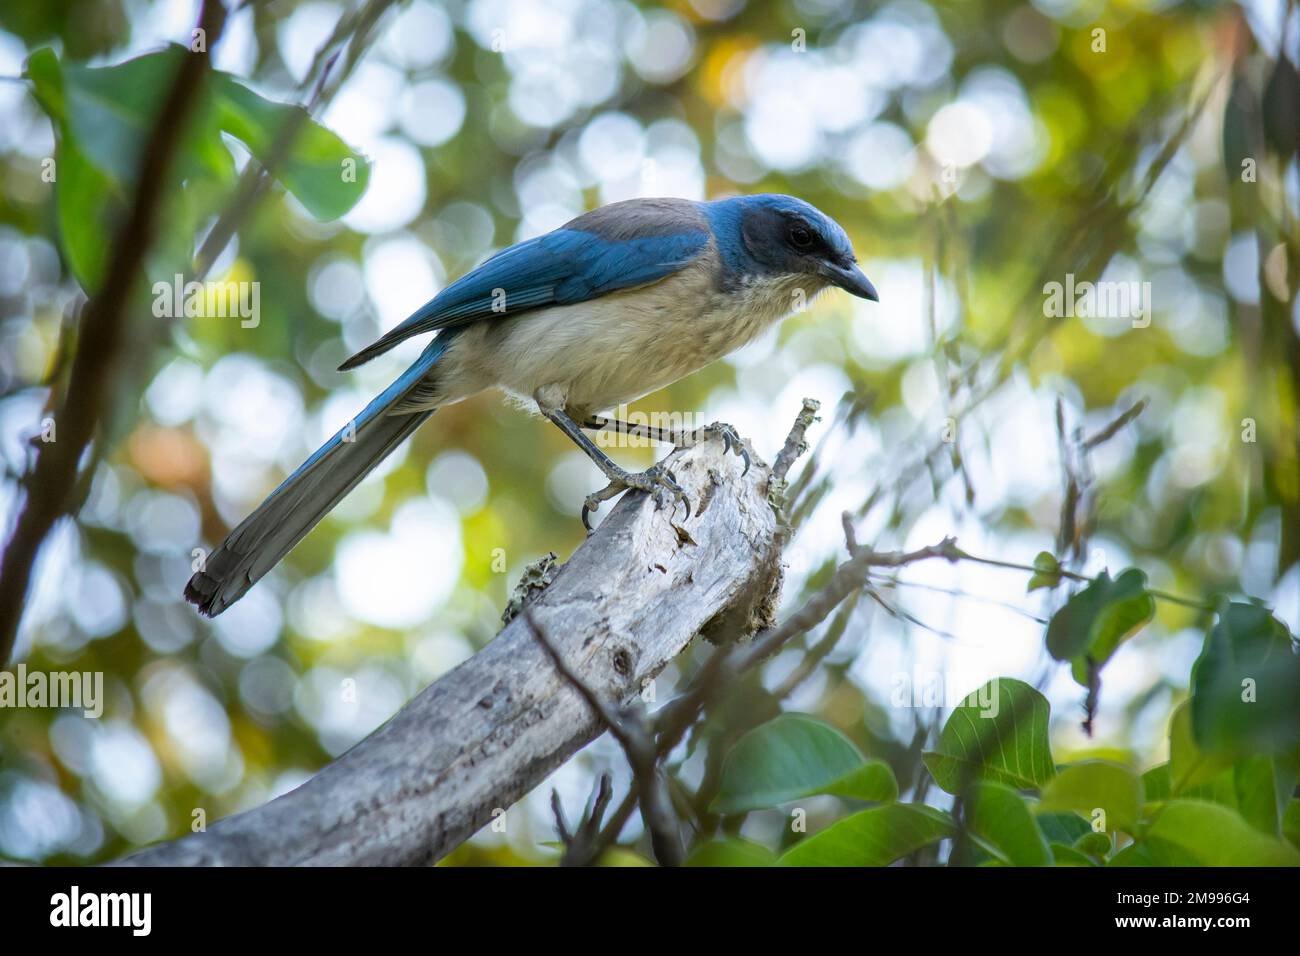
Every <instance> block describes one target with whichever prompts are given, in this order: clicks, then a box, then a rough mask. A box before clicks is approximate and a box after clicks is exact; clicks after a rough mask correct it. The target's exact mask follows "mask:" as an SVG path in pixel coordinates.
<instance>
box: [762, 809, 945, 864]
mask: <svg viewBox="0 0 1300 956" xmlns="http://www.w3.org/2000/svg"><path fill="white" fill-rule="evenodd" d="M956 832H957V825H956V824H955V823H954V822H953V819H952V817H950V816H949V815H948V814H946V813H943V812H941V811H939V810H935V809H933V808H931V807H927V806H921V805H917V804H906V803H890V804H886V805H885V806H883V807H873V808H872V809H870V810H863V811H862V812H861V813H855V814H853V815H852V816H850V817H845V818H844V819H843V820H840V821H839V822H838V823H833V824H831V825H830V826H829V827H827V828H826V829H825V830H822V831H821V832H820V833H817V834H814V835H813V836H810V837H809V838H808V839H806V840H803V841H802V842H800V843H798V844H796V845H795V846H793V847H791V848H790V849H789V850H787V851H786V852H785V854H784V855H783V856H782V857H781V858H780V860H779V861H778V862H779V863H780V864H781V865H782V866H888V865H889V864H890V863H893V862H894V861H895V860H897V859H899V858H901V857H904V856H907V855H908V854H909V853H914V852H915V851H917V850H919V849H921V847H924V846H928V845H929V844H931V843H934V842H936V841H937V840H942V839H943V838H944V837H950V836H952V835H953V834H954V833H956Z"/></svg>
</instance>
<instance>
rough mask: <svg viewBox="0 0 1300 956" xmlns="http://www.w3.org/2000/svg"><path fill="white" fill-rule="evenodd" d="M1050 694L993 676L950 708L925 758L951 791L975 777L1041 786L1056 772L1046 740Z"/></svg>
mask: <svg viewBox="0 0 1300 956" xmlns="http://www.w3.org/2000/svg"><path fill="white" fill-rule="evenodd" d="M1049 716H1050V707H1049V706H1048V703H1047V698H1046V697H1044V696H1043V695H1042V694H1040V693H1039V692H1038V691H1036V690H1034V688H1032V687H1030V686H1029V685H1028V684H1026V683H1024V682H1023V681H1018V680H1015V679H1013V678H1009V677H1002V678H998V679H996V680H992V681H989V682H988V683H987V684H985V685H984V686H983V687H981V688H980V689H979V690H978V691H976V692H974V693H973V694H971V695H970V696H969V697H967V698H966V699H965V700H964V701H962V703H961V704H959V705H958V706H957V708H956V709H955V710H954V711H953V712H952V716H950V717H949V718H948V721H947V723H945V724H944V725H943V731H942V733H940V734H939V744H938V747H937V749H936V750H934V751H932V752H929V753H925V754H923V755H922V759H923V760H924V761H925V765H926V767H927V768H929V771H930V773H931V775H932V776H933V777H934V779H935V782H936V783H938V784H939V786H940V787H942V788H943V789H944V790H946V791H948V792H949V793H952V794H958V793H961V792H962V790H963V789H964V788H965V787H966V786H967V785H968V784H970V783H973V782H975V781H976V780H992V781H995V782H997V783H1004V784H1007V785H1008V786H1011V787H1015V788H1016V789H1018V790H1030V789H1038V788H1041V787H1042V786H1043V784H1045V783H1046V782H1047V781H1048V780H1050V779H1051V778H1052V776H1053V774H1054V773H1055V770H1054V768H1053V766H1052V751H1051V747H1050V746H1049V744H1048V740H1047V725H1048V718H1049Z"/></svg>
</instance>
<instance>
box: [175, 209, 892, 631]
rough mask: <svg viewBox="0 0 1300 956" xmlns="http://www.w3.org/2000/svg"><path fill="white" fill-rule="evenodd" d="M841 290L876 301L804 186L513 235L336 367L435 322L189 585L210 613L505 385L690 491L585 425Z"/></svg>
mask: <svg viewBox="0 0 1300 956" xmlns="http://www.w3.org/2000/svg"><path fill="white" fill-rule="evenodd" d="M831 286H838V287H839V288H841V289H844V290H845V291H847V292H849V293H851V294H853V295H855V296H859V297H861V298H864V299H870V300H872V301H875V300H876V290H875V289H874V288H873V287H872V285H871V283H870V282H869V281H868V280H867V277H866V276H865V275H863V274H862V270H861V269H859V268H858V266H857V259H856V258H855V256H854V254H853V248H852V246H851V245H850V243H849V238H848V236H847V235H846V234H845V232H844V230H843V229H842V228H840V226H839V225H838V224H837V223H836V222H835V221H834V220H832V219H831V218H830V217H828V216H826V215H825V214H824V213H822V212H820V211H819V210H818V209H816V208H815V207H814V206H812V205H810V204H808V203H806V202H804V201H803V200H800V199H795V198H794V197H792V196H782V195H774V194H766V195H758V196H740V197H734V198H729V199H720V200H717V201H714V202H692V201H689V200H684V199H631V200H627V201H625V202H617V203H611V204H610V205H608V206H603V207H601V208H599V209H595V210H593V211H592V212H589V213H587V214H585V215H582V216H579V217H578V218H577V219H574V220H573V221H572V222H569V223H567V224H566V225H564V226H561V227H560V228H559V229H556V230H555V231H554V232H549V233H547V234H546V235H543V236H538V237H537V238H534V239H529V240H527V241H525V242H520V243H518V244H516V245H513V246H510V247H509V248H507V249H504V250H502V251H501V252H498V253H497V254H496V255H494V256H492V257H490V258H489V259H487V260H486V261H484V262H483V264H482V265H480V266H479V267H478V268H476V269H474V270H473V271H472V272H469V273H468V274H466V275H464V276H462V277H461V278H460V279H458V280H457V281H456V282H453V283H452V284H451V285H449V286H447V288H445V289H444V290H443V291H442V292H440V293H438V295H436V296H434V298H433V299H431V300H430V301H429V302H428V303H427V304H426V305H425V306H424V307H423V308H421V309H420V310H419V311H418V312H416V313H415V314H414V315H412V316H411V317H410V318H408V319H407V320H406V321H404V322H402V323H401V324H400V325H398V326H397V327H396V328H394V329H392V330H391V331H389V332H387V333H386V334H385V335H384V336H383V337H382V338H380V339H379V340H378V341H376V342H375V343H374V344H372V345H370V346H367V347H366V348H364V349H362V350H361V351H360V352H358V353H357V354H356V355H354V356H352V358H350V359H348V360H347V361H346V362H344V363H343V364H342V365H341V366H340V367H339V368H340V371H346V370H348V369H352V368H355V367H357V366H358V365H361V364H362V363H364V362H368V361H370V360H371V359H373V358H374V357H375V356H377V355H382V354H383V353H384V352H386V351H388V350H389V349H391V348H393V347H394V346H395V345H397V344H398V343H399V342H402V341H404V340H406V339H408V338H411V337H412V336H415V335H422V334H424V333H427V332H436V333H437V335H436V336H435V337H434V338H433V340H432V341H431V342H430V343H429V345H428V346H427V347H426V348H425V350H424V352H423V353H422V354H421V355H420V357H419V358H418V359H416V361H415V363H414V364H413V365H412V366H411V367H410V368H409V369H407V370H406V371H405V372H404V373H402V375H401V376H399V377H398V379H397V380H396V381H395V382H393V384H392V385H390V386H389V387H388V388H387V389H385V390H384V392H383V393H382V394H380V395H379V396H378V397H377V398H376V399H375V400H374V401H372V402H371V403H370V404H369V405H367V406H366V407H365V409H364V410H362V412H361V413H360V414H359V415H357V417H356V418H355V419H354V420H353V421H352V422H349V423H348V425H347V426H345V427H344V428H343V429H342V430H340V431H339V432H338V434H336V435H334V436H333V437H332V438H331V439H330V440H329V441H327V442H326V443H325V444H324V445H322V446H321V447H320V448H319V449H318V450H317V451H316V452H315V454H313V455H312V456H311V457H310V458H308V459H307V460H306V461H305V462H304V463H303V464H302V466H301V467H299V468H298V470H297V471H295V472H294V473H293V474H292V475H290V476H289V477H288V478H287V479H285V481H284V482H283V483H282V484H281V485H280V487H279V488H277V489H276V490H275V491H274V492H272V493H271V495H270V497H268V498H267V499H266V501H264V502H263V503H262V504H261V505H260V506H259V507H258V508H257V510H256V511H254V512H253V513H252V514H251V515H249V516H248V517H247V518H246V519H244V521H243V522H241V523H240V525H239V526H238V527H236V528H235V529H234V530H233V531H231V532H230V534H229V535H228V536H227V537H226V539H225V541H223V542H222V543H221V545H220V546H219V547H218V548H217V549H216V550H215V551H213V552H212V554H211V555H209V556H208V558H207V560H206V562H205V563H204V567H203V569H202V570H200V571H198V572H197V573H195V575H194V576H193V577H192V578H191V579H190V581H189V584H188V585H187V586H186V588H185V597H186V599H187V600H188V601H190V603H192V604H194V605H196V606H197V607H198V608H199V610H200V611H201V612H202V613H204V614H207V615H209V616H215V615H217V614H220V613H221V612H222V611H224V610H225V609H226V608H227V607H229V606H230V605H231V604H233V603H234V602H235V601H237V600H239V598H240V597H242V596H243V595H244V593H245V592H246V591H247V590H248V589H249V588H250V587H252V586H253V584H254V583H256V582H257V581H258V580H259V579H260V578H261V577H262V576H263V575H264V574H266V572H267V571H269V570H270V569H271V568H273V567H274V566H275V565H276V564H277V563H278V562H279V561H280V559H281V558H283V557H284V556H285V555H286V554H287V553H288V552H289V551H290V550H291V549H292V548H293V547H294V545H296V544H297V543H298V542H299V541H300V540H302V538H303V536H304V535H306V534H307V532H308V531H310V530H311V529H312V528H313V527H315V525H316V523H317V522H318V521H320V520H321V518H323V517H324V516H325V515H326V514H327V513H328V512H329V511H330V510H331V509H332V508H333V507H334V506H335V505H336V504H338V502H339V501H340V500H341V499H342V498H343V497H344V496H345V495H346V494H347V493H348V492H349V491H351V490H352V488H353V487H354V486H355V485H356V484H357V483H358V482H359V481H361V479H362V478H364V477H365V476H366V475H367V474H368V473H369V472H370V471H371V469H373V468H374V467H375V466H376V465H378V464H379V462H380V461H382V460H383V458H384V457H385V456H386V455H387V454H388V453H389V452H391V451H392V450H393V449H394V448H396V447H397V446H398V445H399V444H400V443H401V442H402V441H403V440H405V438H406V437H407V436H408V435H410V434H411V433H412V432H413V431H415V429H416V428H418V427H419V426H420V425H421V424H422V423H423V422H424V421H425V420H426V419H427V418H428V417H429V416H430V415H432V414H433V412H434V410H435V409H437V408H440V407H442V406H444V405H449V404H451V403H453V402H458V401H460V400H461V399H464V398H468V397H469V396H471V395H474V394H476V393H477V392H481V391H483V390H485V389H488V388H492V387H497V388H501V389H503V390H504V391H505V392H507V393H508V394H510V395H511V396H513V397H515V398H517V399H519V400H520V401H522V402H523V403H525V404H526V405H528V406H529V407H531V408H535V409H536V411H538V412H540V413H541V414H542V415H544V416H546V417H547V418H549V419H550V420H551V421H552V422H554V423H555V424H556V425H557V426H559V428H560V429H561V430H562V431H563V432H564V433H565V434H566V435H568V436H569V438H571V439H572V440H573V441H574V442H575V443H576V444H577V445H578V447H579V448H581V449H582V450H583V451H584V452H585V453H586V454H587V455H588V456H589V457H590V458H591V459H592V461H593V462H595V463H596V465H597V466H598V467H599V468H600V469H601V471H602V472H604V474H605V476H606V477H607V478H608V479H609V481H610V485H611V488H613V489H632V488H635V489H640V490H643V491H648V492H652V493H654V492H658V491H660V490H667V491H668V492H671V493H672V494H674V495H677V496H678V497H679V498H683V499H684V496H683V495H682V493H681V489H680V487H678V486H677V484H676V482H675V481H673V479H672V476H671V475H670V474H669V473H668V472H667V471H666V470H665V469H663V468H662V467H661V466H658V465H656V466H654V467H652V468H650V469H649V470H647V471H645V472H640V473H629V472H627V471H625V470H624V469H622V468H620V467H619V466H618V465H617V464H616V463H615V462H613V461H612V460H611V459H610V458H609V457H608V456H607V455H605V453H604V452H602V451H601V450H600V449H599V448H598V447H597V446H596V444H595V443H594V442H593V441H592V440H591V439H590V438H589V437H588V436H587V435H586V434H585V432H584V431H583V429H589V430H600V429H607V428H612V429H616V430H620V431H627V430H629V427H630V426H628V425H626V424H625V423H623V422H619V421H617V420H610V419H605V418H602V417H599V416H598V415H597V413H598V412H601V411H602V410H605V409H610V408H614V407H616V406H618V405H621V404H623V403H626V402H630V401H633V400H634V399H637V398H639V397H641V396H643V395H647V394H649V393H650V392H653V391H655V390H657V389H659V388H662V387H664V386H665V385H669V384H671V383H672V382H675V381H677V380H678V379H680V378H683V377H685V376H686V375H689V374H691V373H692V372H695V371H697V370H698V369H701V368H703V367H704V366H705V365H708V364H709V363H711V362H713V361H716V360H717V359H719V358H721V357H722V356H724V355H726V354H728V353H729V352H732V351H734V350H735V349H737V348H739V347H740V346H742V345H744V344H746V343H747V342H750V341H752V340H753V339H755V338H756V337H757V336H758V335H760V334H761V333H762V332H763V331H764V330H766V329H767V328H769V327H770V326H771V325H772V324H773V323H774V322H776V321H778V320H780V319H781V318H783V317H784V316H786V315H788V314H789V313H791V312H792V311H794V310H795V309H796V308H798V307H799V306H800V305H801V304H802V303H805V302H809V301H811V300H812V298H813V297H814V296H815V295H817V294H818V293H819V292H821V291H823V290H824V289H827V288H829V287H831ZM638 431H640V432H641V433H643V434H644V433H645V432H646V431H654V430H646V429H638ZM649 437H655V438H663V437H665V436H664V435H662V434H653V435H650V436H649ZM678 437H679V436H674V435H671V434H668V435H667V438H668V439H669V440H676V439H677V438H678ZM728 437H734V436H728ZM592 501H593V499H592V498H589V499H588V507H594V505H593V504H592ZM686 507H687V515H688V518H689V513H690V512H689V509H690V504H689V502H686ZM586 512H587V508H584V509H583V520H584V523H585V522H586Z"/></svg>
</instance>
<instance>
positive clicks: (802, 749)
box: [710, 714, 898, 813]
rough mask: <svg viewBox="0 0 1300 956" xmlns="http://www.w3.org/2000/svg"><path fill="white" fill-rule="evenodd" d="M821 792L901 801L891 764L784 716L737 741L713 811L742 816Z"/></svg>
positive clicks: (816, 723) (807, 720)
mask: <svg viewBox="0 0 1300 956" xmlns="http://www.w3.org/2000/svg"><path fill="white" fill-rule="evenodd" d="M818 793H830V794H835V795H836V796H841V797H852V798H854V799H857V800H878V801H881V802H888V801H892V800H894V799H896V798H897V797H898V782H897V781H896V780H895V779H894V774H893V771H891V770H890V769H889V767H888V766H887V765H885V764H884V763H882V762H880V761H879V760H867V759H866V758H864V757H863V756H862V754H861V753H859V752H858V748H857V747H855V746H854V745H853V741H851V740H849V738H848V737H846V736H844V734H842V733H840V732H839V731H838V730H836V729H835V728H834V727H832V726H830V724H827V723H825V722H823V721H820V720H817V719H815V718H813V717H808V716H805V715H803V714H782V715H781V716H779V717H776V718H774V719H773V720H769V721H768V722H767V723H765V724H763V725H762V726H760V727H755V728H754V729H753V730H751V731H750V732H749V733H747V734H745V735H744V736H743V737H741V738H740V740H738V741H737V742H736V745H735V746H734V747H733V748H732V749H731V751H730V752H729V753H728V754H727V758H726V760H725V761H724V763H723V765H722V783H721V785H720V787H719V788H718V795H717V796H716V797H715V798H714V800H713V803H712V805H711V806H710V809H711V810H712V811H713V812H714V813H743V812H745V811H748V810H759V809H763V808H765V807H774V806H778V805H779V804H782V803H789V802H790V801H791V800H797V799H799V798H800V797H807V796H811V795H813V794H818Z"/></svg>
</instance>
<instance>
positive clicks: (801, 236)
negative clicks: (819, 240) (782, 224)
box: [790, 226, 813, 249]
mask: <svg viewBox="0 0 1300 956" xmlns="http://www.w3.org/2000/svg"><path fill="white" fill-rule="evenodd" d="M812 241H813V238H812V233H811V232H809V231H808V230H807V229H806V228H805V227H803V226H791V227H790V243H791V245H793V246H794V247H795V248H796V249H807V248H808V247H809V246H811V245H812Z"/></svg>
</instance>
